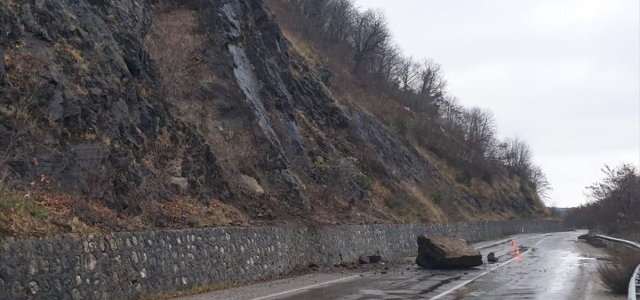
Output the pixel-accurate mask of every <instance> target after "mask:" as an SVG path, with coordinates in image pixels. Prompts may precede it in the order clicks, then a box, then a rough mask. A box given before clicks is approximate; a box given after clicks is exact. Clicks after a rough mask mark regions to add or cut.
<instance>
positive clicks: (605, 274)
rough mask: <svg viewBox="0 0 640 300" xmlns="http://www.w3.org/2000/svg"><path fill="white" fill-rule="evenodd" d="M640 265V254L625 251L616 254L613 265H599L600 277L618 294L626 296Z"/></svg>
mask: <svg viewBox="0 0 640 300" xmlns="http://www.w3.org/2000/svg"><path fill="white" fill-rule="evenodd" d="M638 265H640V252H638V251H632V250H628V251H623V252H620V253H616V257H615V258H614V260H613V261H612V262H611V263H600V264H599V265H598V276H599V277H600V280H602V283H603V284H604V285H605V286H606V287H607V288H608V289H610V290H611V291H612V292H614V293H616V294H621V295H622V294H626V293H627V291H628V288H629V280H630V279H631V276H632V275H633V272H634V271H635V269H636V267H637V266H638Z"/></svg>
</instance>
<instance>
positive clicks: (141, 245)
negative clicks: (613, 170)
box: [0, 221, 562, 299]
mask: <svg viewBox="0 0 640 300" xmlns="http://www.w3.org/2000/svg"><path fill="white" fill-rule="evenodd" d="M561 229H562V224H561V223H559V222H550V221H504V222H487V223H452V224H425V225H364V226H337V227H320V228H293V227H266V228H209V229H187V230H175V231H157V232H141V233H114V234H109V235H89V236H82V237H81V236H77V235H61V236H55V237H47V238H27V239H5V240H2V241H0V299H135V298H137V297H138V296H140V295H149V294H153V293H157V292H162V291H167V290H180V289H188V288H191V287H194V286H197V285H203V284H216V283H226V282H247V281H252V280H258V279H267V278H272V277H277V276H279V275H283V274H287V273H288V272H291V271H292V270H294V268H296V267H299V266H306V265H308V264H310V263H315V264H318V265H327V264H333V263H337V262H340V261H341V260H342V259H344V260H350V259H355V258H357V257H358V256H359V255H361V254H364V253H367V252H375V251H379V252H380V254H381V255H382V256H383V257H387V258H388V257H398V256H402V255H408V254H412V253H415V252H417V245H416V237H417V235H419V234H444V235H453V236H459V237H462V238H464V239H466V240H467V241H470V242H476V241H481V240H487V239H492V238H497V237H500V236H503V235H509V234H516V233H522V232H551V231H559V230H561Z"/></svg>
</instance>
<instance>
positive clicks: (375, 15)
mask: <svg viewBox="0 0 640 300" xmlns="http://www.w3.org/2000/svg"><path fill="white" fill-rule="evenodd" d="M389 37H390V34H389V29H388V28H387V18H386V17H385V15H384V13H383V12H382V11H381V10H374V9H368V10H366V11H365V12H363V13H361V14H359V15H358V16H357V17H356V20H355V23H354V29H353V33H352V37H351V40H352V43H353V48H354V50H355V55H354V61H355V73H356V74H360V73H361V72H362V69H363V68H364V66H365V65H366V64H367V63H368V62H369V61H368V60H370V59H371V57H372V54H373V53H375V51H377V50H379V48H380V47H382V46H383V45H384V44H385V43H386V42H387V39H389Z"/></svg>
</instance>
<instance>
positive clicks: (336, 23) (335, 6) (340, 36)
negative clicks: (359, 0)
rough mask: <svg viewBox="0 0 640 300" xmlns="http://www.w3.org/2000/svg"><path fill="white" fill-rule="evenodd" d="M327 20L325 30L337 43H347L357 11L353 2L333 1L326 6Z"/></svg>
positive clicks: (344, 0) (345, 0) (349, 0)
mask: <svg viewBox="0 0 640 300" xmlns="http://www.w3.org/2000/svg"><path fill="white" fill-rule="evenodd" d="M324 9H325V11H326V14H325V15H326V20H325V22H324V27H323V28H324V29H325V31H326V32H327V34H328V35H329V36H330V37H331V38H332V39H334V40H336V41H346V40H347V38H348V37H349V32H350V31H351V29H352V27H353V20H354V18H355V16H356V15H357V13H358V12H357V10H356V9H355V7H354V5H353V1H352V0H331V1H327V2H326V4H325V5H324Z"/></svg>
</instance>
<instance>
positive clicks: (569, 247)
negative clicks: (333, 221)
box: [180, 231, 626, 300]
mask: <svg viewBox="0 0 640 300" xmlns="http://www.w3.org/2000/svg"><path fill="white" fill-rule="evenodd" d="M584 233H585V232H580V231H577V232H561V233H554V234H529V235H520V236H517V237H515V238H514V239H515V242H516V244H518V245H519V246H521V249H522V250H521V252H522V254H521V255H520V256H519V257H517V258H514V256H513V250H514V248H513V247H512V246H511V245H510V243H509V242H508V241H506V240H505V241H499V242H485V243H480V244H475V245H474V247H476V248H478V249H480V251H481V253H482V254H483V255H485V256H486V254H487V253H489V252H495V254H496V256H498V257H499V258H500V261H499V263H497V264H485V265H483V266H480V267H478V268H474V269H470V270H446V271H436V270H424V269H420V268H417V266H416V265H415V264H413V262H412V259H411V258H408V259H406V260H405V261H404V262H395V263H393V264H390V265H389V266H388V268H389V269H388V270H384V269H382V268H380V269H375V270H371V271H369V272H366V273H356V272H352V271H346V272H343V273H328V274H322V273H319V274H311V275H306V276H300V277H296V278H289V279H283V280H278V281H274V282H269V283H261V284H256V285H250V286H245V287H240V288H236V289H229V290H224V291H218V292H213V293H208V294H203V295H196V296H191V297H184V298H181V299H180V300H209V299H228V300H241V299H247V300H248V299H255V300H267V299H273V300H275V299H278V300H285V299H286V300H298V299H314V300H334V299H343V300H368V299H447V300H452V299H545V300H552V299H553V300H555V299H594V300H595V299H605V300H606V299H626V297H624V296H614V295H613V294H611V293H610V292H608V291H607V290H606V289H605V288H604V287H602V285H601V284H600V279H599V278H598V276H597V274H596V267H597V264H598V263H599V261H602V260H603V259H606V257H607V254H606V252H605V250H604V249H601V248H594V247H592V246H590V245H588V244H585V243H584V242H580V241H577V237H578V236H579V235H580V234H584ZM381 272H385V274H381Z"/></svg>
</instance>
